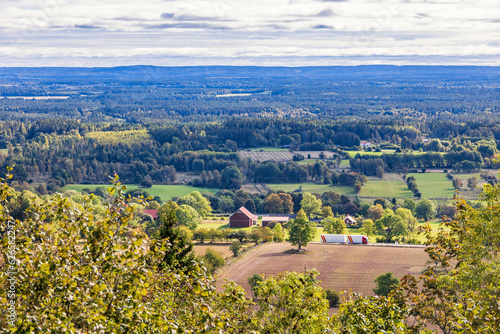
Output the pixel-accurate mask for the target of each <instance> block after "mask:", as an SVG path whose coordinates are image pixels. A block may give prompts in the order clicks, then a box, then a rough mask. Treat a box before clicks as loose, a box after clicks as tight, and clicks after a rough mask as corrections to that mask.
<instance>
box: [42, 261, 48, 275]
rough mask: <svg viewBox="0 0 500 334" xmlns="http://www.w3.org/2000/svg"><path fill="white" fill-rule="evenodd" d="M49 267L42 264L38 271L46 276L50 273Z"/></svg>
mask: <svg viewBox="0 0 500 334" xmlns="http://www.w3.org/2000/svg"><path fill="white" fill-rule="evenodd" d="M49 269H50V265H49V264H48V263H42V265H41V266H40V271H41V272H42V273H44V274H46V275H48V274H49V272H50V270H49Z"/></svg>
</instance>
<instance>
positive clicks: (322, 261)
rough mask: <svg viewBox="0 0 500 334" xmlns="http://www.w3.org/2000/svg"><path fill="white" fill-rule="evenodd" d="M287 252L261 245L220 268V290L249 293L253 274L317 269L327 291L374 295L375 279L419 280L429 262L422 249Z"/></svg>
mask: <svg viewBox="0 0 500 334" xmlns="http://www.w3.org/2000/svg"><path fill="white" fill-rule="evenodd" d="M290 249H292V246H291V245H289V244H286V243H277V244H264V245H262V246H260V247H258V248H256V249H254V250H252V251H250V252H249V253H248V254H246V255H244V256H243V258H242V259H240V260H238V261H236V262H235V263H233V264H232V265H230V266H228V267H225V268H223V270H222V271H221V272H220V274H219V280H218V284H219V286H222V285H223V284H224V279H228V280H233V281H235V282H236V283H237V284H239V285H241V286H243V288H245V290H246V291H247V293H249V292H250V287H249V285H248V283H247V278H248V277H249V276H252V275H253V274H266V275H267V276H268V275H276V274H278V273H280V272H284V271H297V272H303V271H304V269H305V268H307V269H313V268H316V269H317V270H318V271H319V272H320V275H319V280H320V281H321V283H320V285H321V286H323V287H324V288H326V289H334V290H337V291H340V290H345V291H347V290H349V289H352V290H353V291H354V292H358V293H363V294H365V295H373V291H372V290H373V288H375V283H374V279H375V278H376V277H377V276H378V275H380V274H384V273H386V272H392V273H394V275H395V276H396V277H397V278H401V277H402V276H404V275H406V274H412V275H415V276H418V275H420V273H421V272H422V270H423V269H424V268H425V266H426V262H427V260H428V256H427V254H426V253H425V251H424V249H423V248H403V247H372V246H362V245H322V244H309V245H308V246H307V252H306V253H301V254H296V253H294V254H290V253H285V252H286V251H288V250H290Z"/></svg>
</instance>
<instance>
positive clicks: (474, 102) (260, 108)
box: [0, 66, 500, 123]
mask: <svg viewBox="0 0 500 334" xmlns="http://www.w3.org/2000/svg"><path fill="white" fill-rule="evenodd" d="M499 88H500V68H497V67H462V66H356V67H347V66H346V67H296V68H281V67H222V66H220V67H154V66H132V67H116V68H0V97H3V99H1V98H0V119H2V120H14V119H20V120H28V119H40V118H47V117H56V118H73V119H79V120H84V121H90V122H98V121H112V122H130V123H148V122H152V121H161V120H165V119H168V120H182V121H196V122H197V121H200V120H207V121H211V120H212V121H213V120H220V119H221V117H233V116H243V117H247V116H250V117H269V118H275V117H279V118H309V119H314V118H321V119H324V118H329V119H336V120H338V119H341V118H347V119H352V117H359V118H362V119H366V118H378V117H380V116H381V115H389V116H391V115H393V114H394V113H395V111H397V115H398V117H400V118H403V119H404V118H405V117H408V116H411V117H415V118H418V119H424V118H428V117H437V118H440V119H447V120H451V119H457V116H462V115H464V114H474V115H476V114H481V115H482V114H484V113H486V115H490V114H495V113H496V112H498V111H499V101H500V89H499ZM48 97H52V98H54V97H57V98H58V99H48V100H47V99H46V98H48ZM33 98H36V99H33ZM458 119H462V118H460V117H459V118H458ZM462 120H464V121H467V118H465V119H462Z"/></svg>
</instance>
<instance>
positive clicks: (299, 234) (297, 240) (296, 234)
mask: <svg viewBox="0 0 500 334" xmlns="http://www.w3.org/2000/svg"><path fill="white" fill-rule="evenodd" d="M300 211H302V213H304V211H303V210H302V209H301V210H300ZM300 211H299V212H300ZM287 227H288V239H287V241H289V242H290V243H291V244H292V245H298V246H299V250H300V249H301V248H302V246H307V244H308V243H309V242H310V241H311V240H312V239H313V238H314V236H315V235H316V226H315V225H314V224H313V223H311V222H309V221H308V220H307V219H304V218H299V214H297V218H296V219H293V220H291V221H290V222H289V223H287Z"/></svg>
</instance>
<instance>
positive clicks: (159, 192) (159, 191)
mask: <svg viewBox="0 0 500 334" xmlns="http://www.w3.org/2000/svg"><path fill="white" fill-rule="evenodd" d="M97 187H105V188H108V187H109V185H107V184H68V185H67V186H66V187H65V188H66V189H72V190H76V191H78V192H81V191H82V189H84V188H89V189H92V190H95V188H97ZM126 187H127V190H134V189H141V190H144V191H147V192H148V194H149V195H151V196H160V198H161V199H162V201H167V200H169V199H171V198H172V197H174V196H177V197H181V196H185V195H187V194H189V193H191V192H193V191H199V192H201V193H202V192H205V191H208V192H211V193H215V192H217V191H218V190H220V189H213V188H197V187H191V186H182V185H165V184H155V185H153V186H152V187H151V188H142V187H139V186H138V185H134V184H129V185H126Z"/></svg>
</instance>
